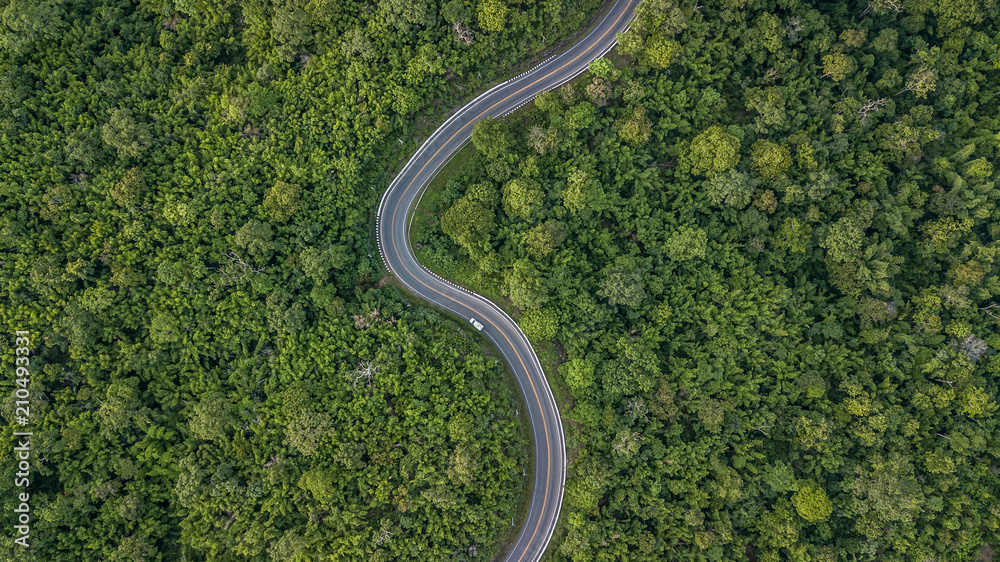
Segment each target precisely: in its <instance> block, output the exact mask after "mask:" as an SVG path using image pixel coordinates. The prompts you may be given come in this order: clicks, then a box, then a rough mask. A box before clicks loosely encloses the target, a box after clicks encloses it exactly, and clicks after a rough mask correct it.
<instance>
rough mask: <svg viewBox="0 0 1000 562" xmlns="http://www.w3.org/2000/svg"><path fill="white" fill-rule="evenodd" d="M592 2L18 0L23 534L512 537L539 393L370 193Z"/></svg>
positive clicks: (261, 543)
mask: <svg viewBox="0 0 1000 562" xmlns="http://www.w3.org/2000/svg"><path fill="white" fill-rule="evenodd" d="M598 8H599V3H598V2H597V1H595V0H560V1H551V0H546V1H544V2H543V1H539V2H531V1H525V2H520V3H516V4H515V3H513V2H507V1H502V0H483V1H474V0H448V1H441V2H438V1H432V0H378V1H377V2H376V1H373V2H361V1H351V0H249V1H235V0H223V1H204V0H175V1H168V0H149V1H142V2H127V1H121V0H0V193H2V195H0V324H2V326H3V331H4V334H5V336H6V339H5V341H6V342H7V343H8V344H9V345H8V346H7V349H9V350H11V353H7V352H5V353H4V354H3V360H2V365H3V369H4V373H5V376H4V377H3V378H2V379H0V388H2V389H3V397H4V399H3V401H2V403H0V412H2V415H3V417H4V420H5V422H6V424H5V427H4V430H5V435H6V438H7V442H8V443H11V442H13V438H12V437H11V433H12V432H14V431H19V430H28V431H32V432H33V436H32V438H31V444H32V445H31V446H32V450H31V455H32V457H31V473H30V480H31V484H30V487H29V489H28V491H29V492H30V495H31V500H30V507H31V534H30V543H31V547H30V548H28V549H24V548H22V547H21V546H17V545H13V544H12V543H11V541H9V540H8V541H4V542H3V544H2V545H0V558H2V559H3V560H44V561H54V560H67V561H77V560H135V561H139V560H147V561H149V560H171V561H173V560H207V559H210V560H239V559H246V560H268V559H273V560H294V559H297V556H298V555H303V556H305V555H308V556H310V557H324V558H325V559H338V560H420V559H423V560H441V559H449V560H462V559H468V558H474V557H477V556H478V557H479V558H482V557H483V556H489V555H491V554H492V553H493V552H495V551H496V549H497V548H498V545H499V544H500V543H501V542H502V541H503V540H504V536H505V534H506V533H507V532H508V529H509V528H510V523H509V520H510V518H511V516H512V515H514V514H515V512H516V504H517V502H518V498H519V497H520V494H521V491H522V488H523V486H524V482H523V479H522V471H523V470H524V468H525V466H524V465H525V462H526V458H525V453H524V451H525V439H526V435H525V434H524V432H523V429H522V427H521V424H520V423H519V421H518V420H517V419H516V418H515V416H514V414H515V408H516V396H514V395H513V393H512V391H511V389H510V385H509V383H508V380H507V375H506V373H505V371H504V370H503V368H502V366H501V365H500V364H499V363H498V361H497V360H496V359H495V358H493V357H489V356H486V355H484V354H483V353H482V351H481V350H482V349H483V348H482V342H481V341H479V340H473V339H471V338H470V337H469V336H467V335H463V334H464V332H463V331H462V329H461V328H459V327H458V326H460V325H459V324H455V323H453V322H452V321H450V320H446V319H444V318H443V317H441V316H440V315H439V314H437V313H435V312H431V311H427V310H418V309H417V308H416V307H410V306H409V305H408V304H407V303H406V302H405V301H404V300H403V299H402V298H401V296H400V295H399V293H398V292H397V291H396V290H395V289H394V288H393V287H392V286H391V285H387V284H386V282H385V281H386V280H385V279H383V278H382V273H381V272H380V270H379V269H378V265H377V263H376V261H375V259H377V256H378V254H377V251H376V250H375V248H374V246H373V243H372V242H371V239H370V236H369V233H370V228H371V224H372V218H373V212H372V211H373V208H374V204H375V203H376V202H377V197H378V194H379V193H380V191H381V190H382V189H384V188H385V187H386V185H388V179H389V178H390V177H391V171H392V170H391V169H390V167H391V166H393V165H394V163H395V162H398V161H400V160H401V159H402V158H404V157H405V156H406V155H407V154H408V153H409V152H411V151H412V150H413V149H414V148H415V147H416V146H417V145H418V141H419V140H420V138H419V137H420V135H425V134H426V133H427V132H428V129H429V127H430V126H431V125H433V124H435V123H437V122H439V121H441V120H442V118H443V114H444V111H446V110H447V109H449V108H451V107H453V106H456V105H458V104H460V103H461V102H462V100H464V99H468V98H469V97H470V96H471V95H472V94H473V93H474V92H475V91H476V90H477V89H482V88H484V87H486V86H488V85H489V84H490V83H491V82H493V81H495V80H497V79H499V78H501V77H503V76H506V75H507V73H510V72H512V71H513V70H514V69H515V66H516V65H517V64H518V63H520V62H524V61H527V60H529V59H531V58H532V57H535V56H538V55H540V54H541V50H542V49H544V48H548V47H551V46H552V45H554V44H555V43H556V42H557V41H559V40H561V39H565V38H567V37H569V36H570V34H572V33H574V32H576V31H577V30H579V29H581V28H583V27H584V26H585V25H586V23H587V21H588V20H589V19H590V18H591V17H593V15H594V14H596V12H597V10H598ZM372 253H374V254H375V259H372V257H371V254H372ZM15 330H27V331H30V333H31V338H30V341H31V350H30V358H31V367H30V369H29V374H30V377H29V379H30V383H26V386H28V389H29V390H30V394H31V410H30V422H31V423H30V425H29V426H28V427H23V426H19V425H17V426H15V425H11V424H13V423H14V421H15V419H16V418H15V409H16V406H17V404H16V398H17V396H16V390H18V389H20V388H19V387H18V386H17V383H16V381H15V377H14V373H15V367H14V354H13V350H14V348H15V339H14V332H15ZM17 345H18V346H20V345H21V344H17ZM12 447H13V445H11V446H9V447H4V448H2V449H0V471H2V473H3V479H2V483H0V497H2V498H3V502H2V503H3V515H2V517H0V520H2V521H3V524H4V526H5V528H6V529H8V531H9V530H10V529H11V525H12V524H13V521H14V518H15V514H14V513H13V512H12V509H13V508H14V507H15V505H16V503H15V502H16V498H17V493H19V492H23V491H24V489H23V488H20V487H15V486H14V481H15V479H14V474H15V471H16V470H17V464H16V462H17V461H16V459H15V454H14V452H13V451H12V450H11V449H12ZM8 536H9V535H8Z"/></svg>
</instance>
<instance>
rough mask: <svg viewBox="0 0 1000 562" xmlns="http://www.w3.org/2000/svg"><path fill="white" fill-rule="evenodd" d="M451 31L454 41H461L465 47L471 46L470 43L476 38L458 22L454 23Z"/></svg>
mask: <svg viewBox="0 0 1000 562" xmlns="http://www.w3.org/2000/svg"><path fill="white" fill-rule="evenodd" d="M451 30H452V31H454V32H455V40H456V41H461V42H462V43H465V44H466V45H471V44H472V42H473V41H475V40H476V36H475V35H473V33H472V30H471V29H469V28H468V27H466V26H465V24H464V23H462V22H460V21H456V22H455V24H454V25H452V26H451Z"/></svg>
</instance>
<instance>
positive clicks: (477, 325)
mask: <svg viewBox="0 0 1000 562" xmlns="http://www.w3.org/2000/svg"><path fill="white" fill-rule="evenodd" d="M469 323H471V324H472V325H473V326H475V327H476V329H477V330H479V331H480V332H482V331H483V325H482V324H480V323H479V320H476V319H475V318H469Z"/></svg>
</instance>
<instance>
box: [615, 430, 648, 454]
mask: <svg viewBox="0 0 1000 562" xmlns="http://www.w3.org/2000/svg"><path fill="white" fill-rule="evenodd" d="M639 441H642V436H641V435H639V433H638V432H632V433H621V434H619V437H618V440H617V441H616V442H615V444H614V445H613V448H614V450H615V452H616V453H618V454H619V455H624V454H625V453H627V452H628V450H629V448H630V447H631V445H632V444H633V443H638V442H639Z"/></svg>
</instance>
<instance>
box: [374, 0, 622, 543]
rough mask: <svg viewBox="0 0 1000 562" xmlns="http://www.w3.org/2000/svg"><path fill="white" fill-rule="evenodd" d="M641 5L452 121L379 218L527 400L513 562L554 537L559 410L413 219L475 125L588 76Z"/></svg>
mask: <svg viewBox="0 0 1000 562" xmlns="http://www.w3.org/2000/svg"><path fill="white" fill-rule="evenodd" d="M638 3H639V0H617V1H616V2H615V3H614V4H613V5H612V6H611V8H610V10H608V12H607V14H606V15H605V16H604V17H603V18H602V19H601V21H600V23H598V24H597V26H596V27H595V28H594V29H593V30H591V31H590V32H589V33H588V34H587V35H586V36H584V37H583V39H581V40H579V41H578V42H577V43H576V44H574V45H573V46H572V47H570V48H569V49H567V50H566V51H565V52H563V53H561V54H559V55H557V56H555V57H552V58H550V59H548V60H546V61H545V62H543V63H541V64H540V65H538V66H536V67H535V68H533V69H531V70H529V71H528V72H525V73H524V74H521V75H519V76H517V77H515V78H513V79H511V80H508V81H507V82H504V83H503V84H499V85H497V86H496V87H494V88H493V89H491V90H489V91H488V92H486V93H484V94H482V95H481V96H479V97H478V98H476V99H474V100H473V101H471V102H469V103H468V104H467V105H466V106H465V107H463V108H462V109H460V110H459V111H457V112H456V113H455V114H454V115H452V116H451V117H450V118H448V120H447V121H445V122H444V124H442V125H441V126H440V127H439V128H438V129H437V130H436V131H434V134H432V135H431V136H430V137H429V138H428V139H427V141H425V142H424V144H423V145H421V146H420V148H419V149H417V152H416V153H415V154H414V155H413V157H412V158H411V159H410V161H409V162H407V163H406V166H404V167H403V169H402V171H400V173H399V175H398V176H396V179H394V180H393V181H392V183H391V184H389V188H388V189H387V190H386V192H385V194H384V195H383V196H382V201H381V203H380V204H379V207H378V213H377V215H376V231H377V233H378V246H379V252H380V253H381V255H382V260H383V261H384V262H385V264H386V267H388V268H389V270H390V271H391V272H392V273H393V275H395V276H396V278H397V279H398V280H399V281H400V282H401V283H402V284H403V285H404V286H406V288H407V289H409V290H410V292H412V293H413V294H415V295H417V296H418V297H420V298H422V299H424V300H426V301H428V302H430V303H431V304H433V305H435V306H438V307H440V308H443V309H445V310H447V311H449V312H452V313H454V314H456V315H458V316H459V317H460V318H463V319H465V320H468V319H469V318H472V317H475V318H476V319H478V320H479V321H480V322H482V323H483V325H484V326H485V327H484V328H483V333H484V334H486V336H487V337H488V338H489V339H490V341H492V342H493V344H494V345H496V347H497V349H499V350H500V353H501V354H502V355H503V357H504V359H505V360H506V361H507V364H508V365H510V368H511V370H512V371H513V373H514V376H515V378H516V379H517V384H518V386H519V387H520V389H521V393H522V394H523V396H524V403H525V407H526V408H527V415H528V419H529V420H530V421H531V433H532V439H533V441H534V451H535V473H534V488H533V489H532V493H531V503H530V504H529V507H528V514H527V516H526V518H525V521H524V527H522V528H521V532H520V534H519V535H518V538H517V542H516V543H515V544H514V546H513V548H512V549H511V551H510V553H509V554H508V555H507V558H506V560H507V561H509V562H529V561H531V562H534V561H537V560H540V559H541V557H542V555H543V554H544V553H545V549H546V547H547V546H548V544H549V540H550V539H551V538H552V532H553V531H554V530H555V526H556V522H557V521H558V520H559V510H560V508H561V507H562V499H563V487H564V486H565V484H566V443H565V440H564V437H563V431H562V423H561V421H560V417H559V409H558V406H556V401H555V399H554V398H553V396H552V390H551V389H550V388H549V385H548V382H547V381H546V380H545V374H544V373H543V372H542V367H541V365H540V364H539V362H538V357H537V356H535V352H534V350H533V349H532V347H531V343H530V342H529V341H528V338H526V337H525V335H524V333H523V332H521V329H520V328H518V326H517V323H516V322H514V320H513V319H511V317H510V316H508V315H507V314H506V313H505V312H504V311H503V310H501V309H500V308H499V307H497V306H496V305H495V304H493V303H492V302H490V301H488V300H487V299H485V298H484V297H482V296H480V295H477V294H475V293H473V292H471V291H468V290H466V289H463V288H461V287H458V286H457V285H454V284H452V283H450V282H448V281H445V280H444V279H441V278H440V277H438V276H436V275H434V274H433V273H431V272H430V271H428V270H427V269H425V268H424V267H423V266H421V265H420V264H419V263H418V262H417V258H416V256H414V254H413V250H412V249H411V248H410V242H409V223H410V215H411V212H412V210H413V206H414V204H415V203H416V202H417V200H418V199H419V197H420V194H421V193H422V192H423V190H424V188H425V187H426V186H427V184H428V183H429V182H430V180H431V178H433V177H434V175H435V173H436V172H437V170H438V169H439V168H440V167H441V166H442V165H444V163H445V162H447V161H448V159H450V158H451V157H452V155H454V154H455V153H456V152H458V150H459V149H460V148H462V146H464V145H465V143H466V142H468V140H469V138H470V137H471V135H472V125H473V124H474V123H475V122H476V121H479V120H480V119H483V118H485V117H501V116H504V115H506V114H508V113H510V112H512V111H514V110H515V109H517V108H518V107H520V106H522V105H524V104H526V103H528V102H529V101H531V100H533V99H534V98H535V96H536V95H537V94H539V93H541V92H543V91H546V90H551V89H552V88H556V87H558V86H561V85H562V84H564V83H566V82H568V81H569V80H571V79H572V78H574V77H576V76H578V75H579V74H581V73H583V72H584V71H585V70H586V69H587V65H589V64H590V62H591V61H593V60H595V59H598V58H600V57H602V56H604V55H605V54H607V52H608V51H610V50H611V48H612V47H614V46H615V42H616V36H615V35H616V33H618V32H621V31H625V29H626V28H627V26H628V22H629V21H630V20H631V19H632V15H633V12H634V10H635V7H636V5H637V4H638Z"/></svg>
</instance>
